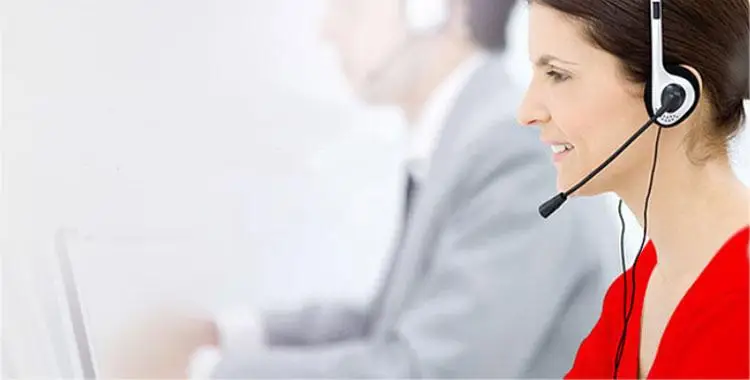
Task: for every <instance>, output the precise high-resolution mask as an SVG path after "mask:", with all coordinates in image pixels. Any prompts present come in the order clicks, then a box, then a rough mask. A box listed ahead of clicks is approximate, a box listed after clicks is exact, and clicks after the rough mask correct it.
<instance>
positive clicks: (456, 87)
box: [406, 52, 487, 182]
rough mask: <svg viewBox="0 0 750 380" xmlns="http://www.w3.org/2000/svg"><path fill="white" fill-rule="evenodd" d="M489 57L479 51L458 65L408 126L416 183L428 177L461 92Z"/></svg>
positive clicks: (411, 167)
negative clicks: (431, 163) (439, 143)
mask: <svg viewBox="0 0 750 380" xmlns="http://www.w3.org/2000/svg"><path fill="white" fill-rule="evenodd" d="M486 59H487V53H483V52H482V53H476V54H474V55H472V56H471V57H469V58H467V59H466V60H464V62H462V63H461V64H460V65H459V66H458V67H456V69H454V70H453V72H451V74H450V75H449V76H448V77H447V78H446V79H445V80H444V81H443V82H442V83H441V84H440V85H439V86H438V87H437V88H436V89H435V90H434V91H433V92H432V93H431V94H430V96H429V98H428V99H427V102H425V104H424V108H423V109H422V113H421V114H420V116H419V118H418V119H417V121H416V123H414V124H413V125H411V126H410V127H409V136H408V137H409V146H408V156H407V163H406V164H407V168H408V170H409V173H410V174H411V175H412V176H414V178H415V180H416V181H417V182H421V181H423V180H424V178H425V177H426V176H427V172H428V171H429V168H430V161H431V159H432V154H433V152H434V150H435V147H436V146H437V142H438V141H439V139H440V134H441V133H442V130H443V126H444V124H445V122H446V120H447V118H448V115H449V113H450V112H451V109H452V108H453V105H454V104H455V102H456V99H457V98H458V95H459V94H460V93H461V90H462V89H463V88H464V86H466V84H467V83H468V81H469V79H471V77H472V75H473V74H474V72H476V70H478V69H479V68H480V67H481V66H482V64H483V63H484V62H485V60H486Z"/></svg>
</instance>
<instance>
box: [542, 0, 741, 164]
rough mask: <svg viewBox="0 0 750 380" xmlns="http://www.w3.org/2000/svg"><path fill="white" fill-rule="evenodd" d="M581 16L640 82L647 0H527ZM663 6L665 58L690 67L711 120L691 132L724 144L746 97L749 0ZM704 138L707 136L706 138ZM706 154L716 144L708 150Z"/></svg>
mask: <svg viewBox="0 0 750 380" xmlns="http://www.w3.org/2000/svg"><path fill="white" fill-rule="evenodd" d="M528 1H529V3H538V4H541V5H545V6H548V7H551V8H553V9H555V10H557V11H560V12H562V13H565V14H567V15H569V16H572V17H573V18H575V19H577V20H579V21H582V22H583V24H584V25H585V31H586V32H585V33H586V37H587V38H589V40H590V41H591V42H593V43H594V45H595V46H597V47H599V48H600V49H602V50H604V51H607V52H608V53H610V54H612V55H614V56H615V57H617V58H618V59H619V60H620V62H621V63H622V67H623V69H624V73H625V75H626V76H627V78H628V79H630V80H632V81H634V82H636V83H645V82H646V80H647V79H648V77H649V76H650V73H651V71H650V67H651V28H650V6H649V5H650V4H649V3H650V1H649V0H594V1H581V0H528ZM662 7H663V20H664V22H663V24H662V27H663V38H664V40H663V42H664V62H665V64H670V65H675V64H684V65H688V66H691V67H693V68H695V69H696V70H697V71H698V72H699V73H700V75H701V79H702V82H703V96H705V97H707V98H708V101H709V102H710V105H711V117H712V119H713V123H711V124H712V125H710V126H709V128H710V129H709V130H706V131H701V133H699V134H698V136H695V135H692V134H691V136H690V139H689V140H690V141H689V143H690V145H691V148H693V147H694V145H695V143H696V141H697V140H701V141H703V142H704V143H706V142H707V143H708V147H709V148H722V149H723V151H724V152H726V149H727V143H728V141H729V140H730V139H731V138H732V137H734V136H735V135H736V134H737V132H739V129H740V125H741V124H742V122H743V121H744V119H745V112H744V109H743V107H742V100H743V99H744V98H747V97H748V71H750V68H748V29H749V26H748V18H749V17H750V16H749V15H748V0H667V1H663V2H662ZM706 139H707V140H708V141H706ZM711 151H712V152H709V153H708V154H707V155H706V156H704V157H701V158H700V159H706V158H708V156H710V155H711V153H715V151H716V150H715V149H711Z"/></svg>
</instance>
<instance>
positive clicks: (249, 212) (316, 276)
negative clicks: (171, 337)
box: [0, 0, 750, 375]
mask: <svg viewBox="0 0 750 380" xmlns="http://www.w3.org/2000/svg"><path fill="white" fill-rule="evenodd" d="M3 8H4V10H3V14H4V15H5V16H4V18H5V19H4V25H5V28H4V31H3V32H4V35H3V41H2V43H3V46H2V47H3V62H2V64H3V66H2V74H3V103H2V106H3V120H2V121H3V131H2V139H0V141H2V147H3V159H4V161H3V176H2V178H3V184H4V194H3V198H2V199H3V203H2V207H3V208H2V209H0V210H2V212H1V213H2V215H3V219H2V223H3V224H4V225H5V226H4V227H5V228H3V234H4V236H3V237H4V239H3V243H4V244H3V245H4V246H3V248H2V249H3V257H4V259H5V262H4V266H3V267H4V269H5V271H4V272H3V274H4V276H3V285H4V287H5V288H6V289H10V292H6V293H5V294H6V296H7V297H6V299H5V300H4V301H7V302H4V305H5V306H6V308H5V309H4V314H3V316H4V318H5V321H6V324H5V326H6V329H4V330H3V332H4V333H5V334H4V335H5V336H6V340H4V348H6V349H7V348H9V346H8V344H7V343H8V342H11V343H13V342H15V343H16V345H15V346H13V347H11V348H14V349H15V351H16V353H15V354H12V353H11V354H7V353H6V354H5V355H6V356H7V355H10V356H12V357H14V358H15V360H17V361H19V362H20V361H22V360H21V359H19V358H21V357H23V358H24V360H25V361H23V363H18V364H16V366H17V367H20V368H17V371H19V372H20V371H28V370H29V369H33V371H34V372H33V373H36V374H41V375H51V374H54V373H58V372H55V371H62V372H65V371H66V370H68V369H67V367H66V365H67V364H65V363H54V362H53V361H51V360H50V359H49V358H50V357H53V356H54V354H53V352H52V351H50V350H49V349H48V348H47V347H48V346H49V344H48V343H46V342H47V340H48V339H50V338H49V336H52V337H53V338H52V341H53V343H54V345H53V346H52V347H53V348H56V349H58V350H59V349H64V348H61V347H60V346H59V345H61V344H62V343H60V342H62V341H64V340H65V339H64V337H63V336H62V335H59V334H62V333H61V332H60V331H58V330H59V329H60V326H59V325H58V323H59V322H57V320H56V318H55V312H56V311H57V309H56V308H57V307H59V304H57V301H58V299H57V295H56V294H55V293H53V290H54V289H56V285H57V283H56V282H55V281H56V280H55V275H56V267H55V265H54V257H55V256H54V254H53V253H54V250H53V237H54V234H55V232H56V231H57V230H58V229H59V228H67V229H71V230H73V231H76V232H74V233H71V234H70V235H68V241H69V244H70V247H71V254H72V255H73V258H74V259H75V260H76V268H77V269H78V270H79V272H80V282H81V283H80V285H81V287H82V289H81V290H82V292H83V295H84V297H85V298H84V302H88V306H87V307H88V309H89V313H90V317H91V323H92V327H93V328H94V330H95V331H94V333H95V336H96V337H98V339H100V340H102V339H106V337H108V336H109V335H111V334H112V333H114V332H116V330H117V329H118V328H119V327H120V326H121V325H120V323H122V322H123V321H124V320H126V319H128V318H130V317H132V316H133V315H135V314H136V313H138V312H140V311H142V310H144V309H146V308H148V307H150V306H151V305H153V304H157V303H163V302H165V301H168V302H171V303H174V304H176V305H181V306H190V305H193V306H197V307H201V308H207V309H209V310H221V309H222V308H223V307H225V306H227V305H231V304H236V303H247V304H248V305H252V306H284V305H298V304H299V303H301V302H305V301H308V300H312V299H315V298H344V299H349V300H353V301H355V302H361V301H362V300H363V299H365V298H366V297H367V296H368V295H369V294H370V293H371V292H372V291H373V286H374V284H375V282H376V280H377V276H378V273H379V270H380V266H381V263H382V261H383V259H384V257H385V254H386V253H387V252H388V249H389V248H390V245H391V242H392V237H393V233H394V228H395V227H396V225H395V222H396V220H397V211H398V207H399V206H398V202H399V197H400V190H399V189H400V185H401V184H400V177H399V174H400V166H399V165H400V161H399V157H400V153H401V150H402V145H403V144H402V142H403V125H402V121H401V119H400V117H399V114H398V113H396V112H394V111H393V110H387V109H370V108H367V107H364V106H363V105H361V104H359V103H357V102H356V101H355V100H354V99H353V98H352V96H351V94H350V93H349V91H348V89H347V87H346V85H345V83H344V81H343V78H342V77H341V76H340V74H339V72H338V71H337V66H336V60H335V56H334V55H333V52H332V51H331V50H330V48H329V47H327V46H324V45H321V44H320V43H319V42H318V41H317V39H316V33H317V30H316V28H317V22H318V20H319V17H320V15H321V11H322V2H321V1H319V0H304V1H302V0H273V1H269V0H221V1H197V0H190V1H187V0H159V1H154V0H148V1H147V0H119V1H115V0H108V1H84V0H66V1H52V0H48V1H42V0H16V1H6V2H4V4H3ZM9 15H12V17H11V16H9ZM514 25H515V26H514V28H515V29H514V30H515V34H514V40H513V44H512V48H513V49H514V59H516V60H517V62H518V65H519V66H518V68H519V70H521V71H526V70H527V69H526V67H527V64H526V61H525V56H524V54H525V53H524V52H523V48H522V46H523V44H524V43H525V41H524V38H525V35H524V33H523V29H522V28H523V22H522V21H520V20H519V22H517V23H515V24H514ZM748 145H750V144H748V143H747V142H746V143H744V146H745V147H747V146H748ZM745 149H747V148H745ZM743 159H744V163H743V164H742V165H744V166H742V167H743V168H744V169H745V170H744V171H743V174H744V173H748V172H750V161H748V160H747V155H745V158H743ZM745 178H747V177H745ZM613 207H614V206H613ZM0 227H3V225H0ZM629 230H630V231H635V228H633V227H632V226H631V227H629ZM633 237H635V236H633ZM9 267H12V270H9ZM342 284H346V286H342ZM34 300H36V302H35V301H34ZM11 306H12V310H9V309H11ZM9 325H10V326H13V331H11V332H10V334H8V331H9V328H7V327H8V326H9ZM14 334H15V335H14ZM18 342H23V344H19V343H18ZM6 351H7V350H6ZM10 351H13V350H10ZM31 354H33V355H32V356H33V357H31V356H29V355H31Z"/></svg>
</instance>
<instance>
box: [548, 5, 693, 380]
mask: <svg viewBox="0 0 750 380" xmlns="http://www.w3.org/2000/svg"><path fill="white" fill-rule="evenodd" d="M647 3H648V4H649V7H650V14H651V17H650V22H651V73H650V74H651V75H650V77H649V79H648V80H647V82H646V86H645V91H644V94H643V100H644V103H645V106H646V110H647V112H648V115H649V120H648V121H647V122H646V124H644V125H643V126H642V127H641V128H640V129H638V130H637V131H636V132H635V133H634V134H633V135H632V136H631V137H630V138H628V140H626V141H625V143H623V144H622V145H621V146H620V147H619V148H618V149H617V150H616V151H615V152H614V153H613V154H612V155H610V156H609V157H608V158H607V159H606V160H605V161H604V162H603V163H602V164H601V165H599V166H598V167H597V168H596V169H594V170H593V171H592V172H591V173H589V174H588V175H587V176H586V177H584V178H583V179H582V180H581V181H580V182H578V183H577V184H575V185H574V186H573V187H571V188H570V189H568V190H567V191H564V192H561V193H559V194H557V195H556V196H554V197H552V198H551V199H550V200H548V201H547V202H545V203H543V204H542V205H541V206H539V213H540V214H541V216H542V217H543V218H548V217H549V216H550V215H551V214H552V213H554V212H555V211H556V210H557V209H559V208H560V206H562V204H563V203H565V201H566V200H567V199H568V197H569V196H570V195H571V194H573V193H574V192H576V191H577V190H578V189H580V188H581V187H582V186H583V185H585V184H586V183H588V182H589V181H591V180H592V179H593V178H594V177H596V175H598V174H599V173H600V172H601V171H602V170H604V168H606V167H607V166H609V164H611V163H612V161H614V160H615V159H616V158H617V157H619V156H620V154H622V152H624V151H625V150H626V149H627V148H628V147H629V146H630V145H631V144H632V143H633V142H634V141H635V140H636V139H638V137H640V136H641V135H642V134H643V133H644V132H645V131H646V130H648V129H649V127H650V126H651V125H653V124H657V125H658V127H659V130H658V132H657V135H656V142H655V146H654V155H653V161H652V165H651V172H650V176H649V183H648V189H647V191H646V201H645V205H644V209H643V238H642V240H641V245H640V248H639V249H638V254H637V256H636V258H635V261H634V263H633V267H632V270H631V279H630V280H631V282H632V289H631V291H632V292H631V293H630V304H629V305H628V303H627V298H628V297H627V296H628V279H627V276H625V272H626V270H625V252H624V234H625V224H624V219H623V217H622V204H623V202H622V200H620V204H619V205H618V213H619V215H620V223H621V233H620V259H621V260H622V262H621V264H622V273H623V282H624V284H623V286H624V290H625V295H624V296H623V310H626V311H625V312H624V316H623V318H624V323H623V329H622V334H621V335H620V340H619V343H618V345H617V351H616V353H615V358H614V371H613V375H612V377H613V378H614V379H617V376H618V370H619V368H620V363H621V361H622V355H623V352H624V348H625V339H626V336H627V329H628V322H629V321H630V317H631V314H632V311H633V304H634V303H635V285H636V284H635V279H636V276H635V271H636V267H637V265H638V258H640V253H641V252H642V251H643V248H644V246H645V243H646V236H647V234H648V205H649V201H650V198H651V190H652V188H653V183H654V174H655V172H656V163H657V157H658V152H659V140H660V137H661V131H662V129H667V128H674V127H677V126H678V125H680V123H682V122H683V121H685V120H686V119H687V118H688V117H690V115H691V114H692V113H693V111H694V110H695V107H696V105H697V104H698V100H699V99H700V96H701V94H700V85H699V81H698V78H697V77H696V76H695V75H693V73H692V72H691V71H689V70H687V69H685V68H684V67H682V66H679V65H674V64H665V62H664V44H663V28H662V20H663V18H664V12H663V11H664V8H663V7H662V3H663V1H662V0H648V1H647ZM667 16H668V14H667Z"/></svg>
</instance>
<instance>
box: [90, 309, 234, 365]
mask: <svg viewBox="0 0 750 380" xmlns="http://www.w3.org/2000/svg"><path fill="white" fill-rule="evenodd" d="M218 340H219V338H218V331H217V328H216V325H215V323H214V322H213V321H212V320H211V319H210V318H207V317H205V318H204V317H195V316H190V315H189V314H187V313H180V312H174V311H160V312H155V313H152V314H150V315H149V316H147V317H145V318H141V319H140V320H138V321H135V322H133V323H130V324H128V326H127V327H126V328H125V329H124V331H123V332H122V334H120V338H119V339H116V340H115V342H113V343H114V345H113V347H112V350H111V352H110V353H109V355H107V359H108V360H106V362H108V363H109V365H107V366H106V367H109V368H107V369H105V372H106V377H112V378H130V379H187V378H188V373H187V368H188V365H189V362H190V358H191V356H192V354H193V353H194V352H195V350H196V349H197V348H198V347H201V346H206V345H209V346H218V344H219V342H218Z"/></svg>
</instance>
